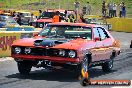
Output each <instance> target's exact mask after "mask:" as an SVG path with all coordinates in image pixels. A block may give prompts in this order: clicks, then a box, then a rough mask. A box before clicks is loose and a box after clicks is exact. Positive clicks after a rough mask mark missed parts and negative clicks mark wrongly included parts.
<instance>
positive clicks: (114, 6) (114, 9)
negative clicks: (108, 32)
mask: <svg viewBox="0 0 132 88" xmlns="http://www.w3.org/2000/svg"><path fill="white" fill-rule="evenodd" d="M116 10H117V5H116V4H115V3H114V4H113V17H116V16H117V15H116Z"/></svg>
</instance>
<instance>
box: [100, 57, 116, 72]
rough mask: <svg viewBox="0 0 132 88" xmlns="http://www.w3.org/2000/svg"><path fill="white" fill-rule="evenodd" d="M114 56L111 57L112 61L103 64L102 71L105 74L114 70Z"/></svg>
mask: <svg viewBox="0 0 132 88" xmlns="http://www.w3.org/2000/svg"><path fill="white" fill-rule="evenodd" d="M113 58H114V57H113V56H111V58H110V60H109V61H107V62H105V63H103V64H102V70H103V71H104V72H110V71H112V68H113Z"/></svg>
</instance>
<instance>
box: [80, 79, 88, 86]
mask: <svg viewBox="0 0 132 88" xmlns="http://www.w3.org/2000/svg"><path fill="white" fill-rule="evenodd" d="M80 84H81V85H82V86H87V85H88V79H87V78H82V80H81V81H80Z"/></svg>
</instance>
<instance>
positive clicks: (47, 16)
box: [39, 12, 55, 18]
mask: <svg viewBox="0 0 132 88" xmlns="http://www.w3.org/2000/svg"><path fill="white" fill-rule="evenodd" d="M54 14H55V13H54V12H43V14H42V15H41V16H40V17H39V18H53V16H54Z"/></svg>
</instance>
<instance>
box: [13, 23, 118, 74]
mask: <svg viewBox="0 0 132 88" xmlns="http://www.w3.org/2000/svg"><path fill="white" fill-rule="evenodd" d="M119 53H120V43H119V42H118V41H116V40H115V39H114V38H113V37H112V36H111V34H110V33H109V32H108V31H107V30H106V29H104V28H103V27H102V26H99V25H95V24H85V23H67V22H57V23H50V24H48V25H47V26H45V27H44V28H43V29H42V30H41V31H40V32H39V33H38V34H36V35H34V37H33V38H24V39H20V40H17V41H16V42H14V43H13V44H12V48H11V56H12V57H13V58H14V59H15V61H16V62H17V65H18V70H19V72H20V74H22V75H26V74H29V72H30V70H31V68H32V67H33V66H34V67H44V68H47V67H49V68H58V67H60V68H63V69H64V68H65V69H69V70H71V71H73V72H75V73H76V74H77V75H78V74H80V72H81V69H82V68H83V69H85V71H87V70H88V68H90V67H93V66H97V65H98V66H102V70H103V71H104V72H109V71H111V70H112V67H113V60H114V57H116V56H117V55H118V54H119Z"/></svg>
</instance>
